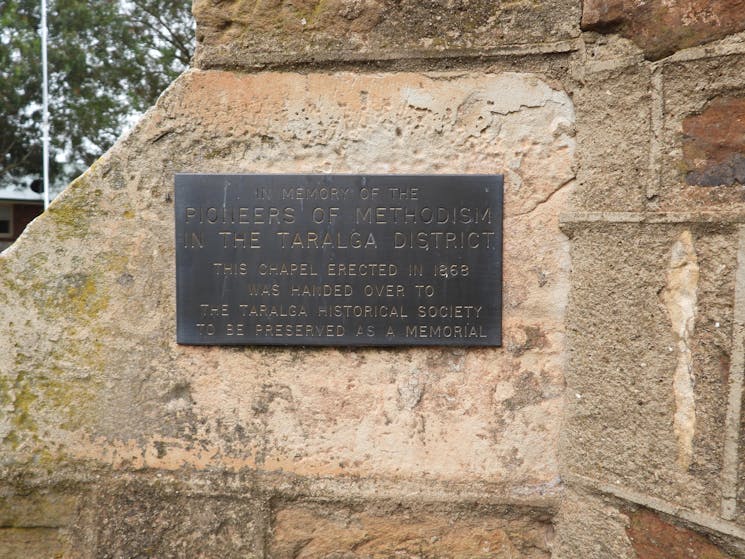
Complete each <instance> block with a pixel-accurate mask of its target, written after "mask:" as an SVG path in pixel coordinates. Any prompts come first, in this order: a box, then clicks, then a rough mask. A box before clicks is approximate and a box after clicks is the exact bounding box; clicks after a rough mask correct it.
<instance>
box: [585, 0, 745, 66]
mask: <svg viewBox="0 0 745 559" xmlns="http://www.w3.org/2000/svg"><path fill="white" fill-rule="evenodd" d="M582 28H583V29H588V30H597V31H602V32H617V33H620V34H621V35H623V36H624V37H628V38H629V39H632V40H633V41H634V42H635V43H636V44H638V45H639V46H640V47H641V48H642V49H644V53H645V55H646V56H647V57H648V58H650V59H652V60H657V59H659V58H663V57H665V56H668V55H670V54H672V53H674V52H675V51H677V50H680V49H683V48H686V47H692V46H695V45H700V44H703V43H707V42H710V41H714V40H717V39H721V38H723V37H726V36H727V35H730V34H732V33H736V32H738V31H742V30H745V1H743V0H714V1H707V0H675V1H672V2H671V1H669V0H651V1H648V2H638V1H636V0H585V1H584V2H583V4H582Z"/></svg>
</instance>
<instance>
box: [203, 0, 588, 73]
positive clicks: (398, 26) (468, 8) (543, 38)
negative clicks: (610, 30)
mask: <svg viewBox="0 0 745 559" xmlns="http://www.w3.org/2000/svg"><path fill="white" fill-rule="evenodd" d="M579 10H580V8H579V3H578V2H577V1H576V0H547V1H543V2H532V1H529V0H517V1H504V0H502V1H499V2H488V1H485V0H433V1H429V2H417V1H413V0H404V1H402V2H401V1H394V0H331V1H326V0H320V1H319V0H303V1H301V2H291V1H287V0H271V1H266V0H262V1H260V2H254V1H248V0H237V1H233V2H229V3H226V2H219V1H216V0H196V1H195V2H194V7H193V11H194V15H195V17H196V20H197V25H198V31H197V37H198V41H199V43H198V47H197V53H196V64H197V66H198V67H200V68H204V69H206V68H211V67H223V68H226V67H230V68H234V67H246V66H248V67H250V66H252V65H256V64H277V63H286V62H302V61H313V60H359V59H367V60H376V59H390V58H411V57H442V56H448V55H450V56H452V55H454V54H459V53H460V54H466V53H483V52H485V51H488V50H489V49H496V48H499V47H504V46H509V45H524V44H526V43H528V44H529V43H553V42H556V41H562V40H567V39H570V38H573V37H576V36H577V35H578V33H579V29H578V27H579V25H578V24H579Z"/></svg>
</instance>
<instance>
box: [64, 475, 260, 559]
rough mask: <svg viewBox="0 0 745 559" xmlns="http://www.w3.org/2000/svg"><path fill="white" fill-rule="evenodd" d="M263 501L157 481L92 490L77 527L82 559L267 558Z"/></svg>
mask: <svg viewBox="0 0 745 559" xmlns="http://www.w3.org/2000/svg"><path fill="white" fill-rule="evenodd" d="M263 508H264V507H263V504H262V503H261V501H260V500H257V499H252V498H251V497H250V496H247V497H246V498H236V497H231V496H214V497H209V496H204V495H199V494H194V493H193V492H191V491H189V489H188V488H187V487H178V486H175V487H174V486H172V485H169V484H165V483H158V482H142V481H126V482H113V483H104V484H100V485H98V486H95V487H94V488H93V491H92V492H91V495H90V497H89V498H88V500H87V502H85V503H84V505H83V507H82V513H81V515H80V517H79V518H78V519H77V520H76V523H75V525H74V526H73V527H71V528H72V529H73V532H74V534H73V537H74V543H75V549H76V550H77V551H76V553H77V554H76V556H77V557H96V558H112V559H113V558H117V559H118V558H126V557H221V558H222V557H224V558H226V559H227V558H236V559H238V558H241V559H244V558H245V559H253V558H257V559H259V558H263V557H264V552H263V549H264V532H265V530H266V526H265V524H264V514H263Z"/></svg>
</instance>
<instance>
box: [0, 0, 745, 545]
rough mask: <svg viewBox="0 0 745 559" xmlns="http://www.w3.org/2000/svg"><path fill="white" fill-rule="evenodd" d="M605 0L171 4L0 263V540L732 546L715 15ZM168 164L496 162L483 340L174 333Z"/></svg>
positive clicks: (436, 165) (731, 111) (739, 120)
mask: <svg viewBox="0 0 745 559" xmlns="http://www.w3.org/2000/svg"><path fill="white" fill-rule="evenodd" d="M637 4H638V3H636V2H623V1H620V0H619V1H615V0H613V1H603V0H594V1H592V2H589V1H586V2H585V3H584V11H583V6H582V4H581V3H580V2H579V1H575V0H552V1H549V2H538V3H536V2H529V1H522V0H518V1H510V2H507V1H500V2H481V1H479V0H474V1H466V0H447V1H446V0H442V1H433V2H413V1H408V0H403V1H398V2H393V1H391V0H336V1H321V2H318V1H311V0H309V1H296V2H289V1H285V0H276V1H260V2H247V1H244V0H235V1H232V2H218V1H217V0H214V1H213V0H196V1H195V4H194V13H195V15H196V18H197V24H198V30H197V35H198V40H199V44H198V48H197V53H196V55H195V63H194V68H193V69H192V70H190V71H188V72H187V73H185V74H184V75H183V76H181V77H180V78H179V79H178V80H177V81H176V82H175V83H174V84H173V85H172V86H171V87H170V88H169V89H168V90H167V91H166V92H165V93H164V94H163V96H162V97H161V98H160V100H159V101H158V103H157V104H156V106H155V107H153V108H152V109H151V110H150V111H149V112H148V113H147V114H146V115H145V116H144V117H143V119H142V120H141V121H140V123H139V124H138V125H137V126H136V127H135V129H134V130H133V131H132V132H131V133H130V134H129V135H127V136H126V137H125V138H122V139H121V140H120V141H119V142H118V143H117V145H116V146H115V147H114V148H112V150H110V151H109V152H108V153H107V154H106V155H105V156H104V157H102V158H101V159H100V160H99V161H97V162H96V163H95V164H94V165H93V166H92V167H91V168H90V169H89V170H88V171H87V172H86V173H85V174H84V175H83V176H82V177H81V178H80V179H78V180H77V181H75V182H74V183H73V184H72V185H70V187H69V188H68V189H67V190H66V191H65V192H64V193H63V194H62V195H61V196H60V197H59V198H58V199H57V200H56V201H55V202H54V204H53V205H52V206H51V208H50V209H49V210H48V211H47V212H46V213H45V214H44V215H43V216H42V217H40V218H39V219H37V220H36V221H35V222H34V223H33V224H32V225H31V226H30V227H29V228H28V229H27V230H26V232H25V233H24V235H23V236H22V237H21V239H19V241H18V242H17V243H16V244H15V245H14V246H13V247H12V248H11V249H9V250H8V251H6V252H4V253H3V254H2V255H0V306H1V308H2V309H3V310H4V318H5V320H3V321H0V409H2V413H0V440H2V446H0V448H1V449H2V450H1V451H0V460H1V462H0V468H1V469H0V474H1V475H0V491H1V492H2V493H1V494H2V501H0V520H1V521H2V522H1V523H0V555H2V556H9V557H21V556H23V557H46V556H48V557H58V556H62V557H257V558H259V557H261V558H290V557H303V558H332V557H347V558H353V557H358V558H363V557H365V558H368V557H378V558H387V557H410V558H414V557H417V558H424V557H453V558H456V557H458V558H465V557H483V558H487V557H490V558H491V557H497V558H502V557H505V558H507V557H526V558H533V557H536V558H538V557H541V558H542V557H557V558H577V557H582V558H585V557H598V558H605V557H609V558H610V557H628V558H641V559H646V558H659V557H671V558H672V557H676V558H679V557H713V558H723V557H741V556H745V515H744V512H743V506H742V505H743V495H742V492H743V491H745V479H743V478H744V477H745V470H743V469H742V468H741V467H740V464H741V463H742V460H741V448H743V444H742V443H743V442H745V441H741V439H742V437H743V432H744V431H743V429H742V428H741V423H742V421H743V420H742V414H741V397H742V389H743V375H744V374H745V353H744V352H745V299H744V297H745V291H744V289H745V229H743V228H744V227H745V213H743V212H744V210H745V208H744V207H743V200H745V198H744V197H743V189H744V188H745V185H744V184H743V183H744V182H745V176H744V175H743V173H745V171H744V170H743V165H745V163H744V162H745V120H744V119H743V114H745V110H744V109H743V106H744V104H745V73H744V72H743V68H744V67H745V36H743V34H742V33H740V34H739V35H738V34H737V33H738V32H739V31H740V30H741V29H743V27H745V24H744V23H743V21H742V18H741V17H739V14H741V13H744V12H743V11H742V10H740V9H738V6H739V7H742V6H741V2H738V1H731V2H726V1H722V2H715V3H706V5H705V6H704V5H703V3H700V2H694V1H689V2H649V3H646V4H645V5H647V4H648V6H647V8H645V9H649V10H652V9H653V8H654V10H653V11H654V14H656V16H655V17H657V21H658V22H659V24H658V26H657V27H654V26H650V24H649V21H650V19H649V14H648V13H647V12H645V11H644V10H642V9H641V8H639V6H637ZM733 14H734V15H733ZM665 26H667V27H668V28H673V29H675V30H676V32H675V34H672V35H671V34H670V33H669V32H664V31H665V29H666V28H665ZM176 172H205V173H207V172H209V173H217V172H230V173H237V172H252V173H293V172H302V173H311V172H313V173H324V172H334V173H345V172H346V173H504V175H505V222H504V237H505V241H504V285H503V290H504V346H503V347H502V348H498V349H486V348H482V349H465V348H463V349H444V348H398V349H351V348H319V349H308V348H301V347H294V348H271V347H237V348H231V347H193V346H180V345H177V344H176V343H175V300H174V292H175V287H174V224H173V177H174V173H176Z"/></svg>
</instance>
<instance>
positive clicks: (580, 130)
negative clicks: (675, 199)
mask: <svg viewBox="0 0 745 559" xmlns="http://www.w3.org/2000/svg"><path fill="white" fill-rule="evenodd" d="M599 50H602V49H599ZM581 79H582V80H583V85H582V87H579V88H578V89H577V91H576V92H575V93H574V100H575V103H576V106H577V144H578V146H580V147H581V149H579V150H578V151H577V159H578V172H577V179H578V180H577V190H576V193H575V195H574V196H573V198H572V202H573V204H572V205H573V206H574V207H575V208H577V209H580V208H581V209H585V210H599V209H603V210H605V211H614V210H615V211H634V210H640V209H642V208H643V207H644V195H645V187H646V185H647V184H649V182H650V180H652V177H651V176H650V173H649V149H650V135H649V132H650V129H651V99H650V91H649V90H650V72H649V69H648V68H646V67H644V66H642V65H632V66H628V67H621V68H611V69H609V68H607V67H606V66H604V65H601V64H599V65H598V66H597V67H589V68H582V76H581Z"/></svg>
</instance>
